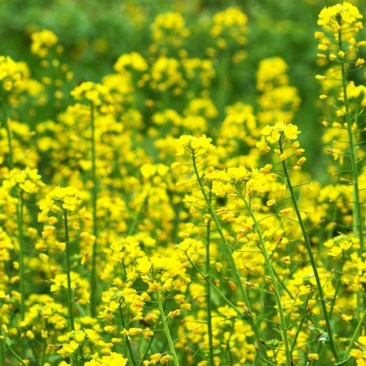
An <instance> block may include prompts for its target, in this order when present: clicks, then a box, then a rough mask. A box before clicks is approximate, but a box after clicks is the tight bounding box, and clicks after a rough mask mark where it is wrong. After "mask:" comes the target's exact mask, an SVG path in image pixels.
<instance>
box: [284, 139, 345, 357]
mask: <svg viewBox="0 0 366 366" xmlns="http://www.w3.org/2000/svg"><path fill="white" fill-rule="evenodd" d="M282 144H283V142H282V140H281V138H280V140H279V146H280V152H281V154H282V153H283V151H284V149H283V145H282ZM281 163H282V168H283V172H284V174H285V179H286V182H287V187H288V189H289V191H290V195H291V198H292V203H293V205H294V209H295V212H296V216H297V219H298V222H299V225H300V228H301V232H302V235H303V238H304V242H305V247H306V250H307V252H308V255H309V260H310V264H311V267H312V270H313V273H314V278H315V281H316V287H317V289H318V293H319V297H320V303H321V308H322V312H323V316H324V320H325V324H326V328H327V332H328V338H329V344H330V348H331V351H332V353H333V355H334V358H335V360H336V362H338V361H339V358H338V353H337V348H336V346H335V342H334V338H333V331H332V327H331V325H330V321H329V317H328V312H327V307H326V301H325V298H324V293H323V287H322V284H321V281H320V276H319V273H318V268H317V266H316V263H315V258H314V254H313V252H312V248H311V243H310V238H309V235H308V232H307V230H306V227H305V224H304V221H303V220H302V217H301V213H300V208H299V205H298V203H297V198H296V196H295V192H294V188H293V186H292V183H291V179H290V175H289V172H288V170H287V166H286V161H285V160H283V161H282V162H281Z"/></svg>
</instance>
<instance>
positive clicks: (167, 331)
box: [156, 292, 179, 366]
mask: <svg viewBox="0 0 366 366" xmlns="http://www.w3.org/2000/svg"><path fill="white" fill-rule="evenodd" d="M156 295H157V296H156V298H157V303H158V306H159V311H160V314H161V320H162V322H163V327H164V333H165V336H166V339H167V341H168V345H169V349H170V353H171V354H172V357H173V363H174V365H175V366H179V361H178V357H177V354H176V352H175V347H174V342H173V339H172V336H171V334H170V329H169V325H168V322H167V319H166V316H165V313H164V307H163V302H162V301H161V298H160V293H159V292H158V293H157V294H156Z"/></svg>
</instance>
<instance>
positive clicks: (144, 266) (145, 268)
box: [136, 256, 152, 273]
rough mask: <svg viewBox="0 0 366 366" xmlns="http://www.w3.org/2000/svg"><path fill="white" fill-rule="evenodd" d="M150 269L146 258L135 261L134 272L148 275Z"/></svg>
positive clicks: (148, 260) (149, 263)
mask: <svg viewBox="0 0 366 366" xmlns="http://www.w3.org/2000/svg"><path fill="white" fill-rule="evenodd" d="M151 267H152V263H151V261H150V259H149V258H148V257H147V256H144V257H142V258H139V259H137V266H136V270H137V271H138V272H141V273H148V272H149V271H150V269H151Z"/></svg>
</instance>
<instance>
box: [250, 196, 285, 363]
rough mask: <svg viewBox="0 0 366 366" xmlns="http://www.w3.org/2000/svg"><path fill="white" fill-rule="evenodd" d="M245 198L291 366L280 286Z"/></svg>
mask: <svg viewBox="0 0 366 366" xmlns="http://www.w3.org/2000/svg"><path fill="white" fill-rule="evenodd" d="M243 198H244V203H245V206H246V208H247V210H248V212H249V215H250V217H251V219H252V220H253V223H254V228H255V231H256V232H257V235H258V239H259V245H260V250H261V252H262V254H263V257H264V261H265V263H266V268H267V270H268V273H269V276H270V278H271V283H272V286H273V294H274V296H275V298H276V304H277V309H278V313H279V315H280V326H281V328H282V339H283V344H284V346H285V354H286V362H287V365H291V350H290V347H289V340H288V337H287V325H286V316H285V313H284V311H283V308H282V303H281V296H280V289H279V286H278V283H277V278H276V275H275V273H274V270H273V268H272V263H271V259H270V256H269V254H268V251H267V248H266V243H265V240H264V238H263V235H262V231H261V228H260V226H259V222H258V220H257V218H256V216H255V214H254V212H253V210H252V208H251V205H250V202H248V200H247V199H245V197H243Z"/></svg>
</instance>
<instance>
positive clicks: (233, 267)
mask: <svg viewBox="0 0 366 366" xmlns="http://www.w3.org/2000/svg"><path fill="white" fill-rule="evenodd" d="M192 161H193V169H194V172H195V175H196V178H197V182H198V184H199V187H200V189H201V192H202V195H203V197H204V199H205V202H206V205H207V208H208V210H209V213H210V215H211V217H212V219H213V221H214V223H215V225H216V228H217V230H218V232H219V235H220V239H221V240H222V242H223V243H224V247H225V248H226V251H227V254H228V257H229V262H230V268H231V270H232V271H233V273H234V274H235V275H236V277H237V279H238V281H237V282H238V286H239V288H240V291H241V294H242V296H243V298H244V300H245V305H246V306H247V308H248V309H249V311H250V312H252V309H251V305H250V301H249V297H248V294H247V291H246V289H245V288H244V286H243V282H242V280H241V276H240V274H239V270H238V268H237V266H236V263H235V259H234V256H233V252H232V249H231V247H230V245H229V243H228V241H227V240H226V238H225V235H224V232H223V229H222V227H221V224H220V221H219V218H218V217H217V215H216V212H215V210H214V209H213V207H212V204H211V201H210V198H209V196H208V194H207V192H206V190H205V187H204V186H203V182H202V178H201V176H200V175H199V172H198V168H197V162H196V155H195V152H194V151H192Z"/></svg>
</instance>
